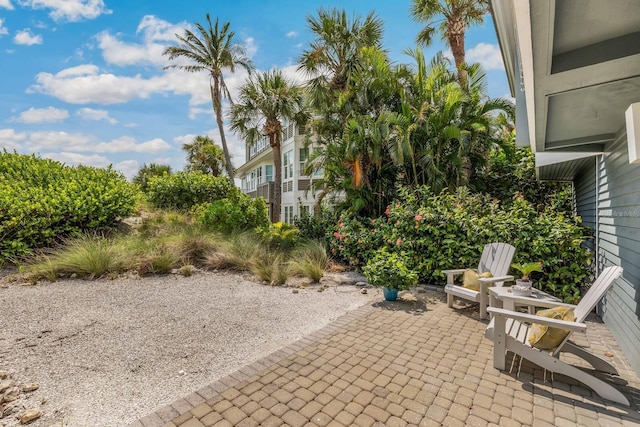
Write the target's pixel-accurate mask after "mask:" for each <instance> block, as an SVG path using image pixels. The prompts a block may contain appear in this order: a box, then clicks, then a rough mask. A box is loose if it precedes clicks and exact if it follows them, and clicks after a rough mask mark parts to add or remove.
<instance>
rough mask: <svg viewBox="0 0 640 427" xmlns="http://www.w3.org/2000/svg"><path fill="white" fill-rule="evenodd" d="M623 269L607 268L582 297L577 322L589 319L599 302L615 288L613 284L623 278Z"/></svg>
mask: <svg viewBox="0 0 640 427" xmlns="http://www.w3.org/2000/svg"><path fill="white" fill-rule="evenodd" d="M622 271H623V269H622V267H618V266H611V267H607V268H605V269H604V270H602V272H601V273H600V275H599V276H598V278H597V279H596V281H595V282H593V285H591V287H590V288H589V290H588V291H587V293H586V294H584V296H583V297H582V299H581V300H580V302H579V303H578V305H577V306H576V308H575V310H574V311H573V312H574V314H575V315H576V322H583V321H584V319H586V318H587V316H588V315H589V313H591V310H593V309H594V308H595V306H596V304H598V302H599V301H600V300H601V299H602V298H603V297H604V295H605V294H606V293H607V291H608V290H609V289H610V288H611V287H612V286H613V282H615V280H616V279H617V278H618V277H620V276H622Z"/></svg>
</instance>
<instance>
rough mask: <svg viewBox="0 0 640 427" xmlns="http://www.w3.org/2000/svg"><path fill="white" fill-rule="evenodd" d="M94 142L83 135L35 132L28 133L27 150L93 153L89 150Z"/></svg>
mask: <svg viewBox="0 0 640 427" xmlns="http://www.w3.org/2000/svg"><path fill="white" fill-rule="evenodd" d="M92 142H93V138H92V137H91V136H89V135H83V134H81V133H68V132H64V131H35V132H29V133H28V139H27V140H26V141H25V148H27V149H28V150H29V151H33V152H37V151H41V150H45V149H47V150H51V149H54V148H64V149H65V150H73V151H93V150H90V149H89V148H90V147H91V145H92Z"/></svg>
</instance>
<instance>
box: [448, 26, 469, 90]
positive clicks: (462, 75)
mask: <svg viewBox="0 0 640 427" xmlns="http://www.w3.org/2000/svg"><path fill="white" fill-rule="evenodd" d="M464 34H465V23H464V20H463V19H462V18H458V19H455V20H453V21H452V22H451V23H450V24H449V28H448V29H447V39H448V41H449V46H450V47H451V54H452V55H453V60H454V61H455V63H456V69H457V70H458V80H459V81H460V84H461V85H462V87H463V88H464V87H465V83H466V81H467V72H466V71H465V70H462V69H461V68H462V64H463V63H464V61H465V51H464Z"/></svg>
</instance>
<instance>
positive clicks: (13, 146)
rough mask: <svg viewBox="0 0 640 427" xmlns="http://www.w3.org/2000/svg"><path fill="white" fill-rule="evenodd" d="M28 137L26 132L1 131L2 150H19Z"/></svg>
mask: <svg viewBox="0 0 640 427" xmlns="http://www.w3.org/2000/svg"><path fill="white" fill-rule="evenodd" d="M26 137H27V135H26V133H25V132H20V133H16V131H15V130H14V129H0V148H4V149H7V150H18V149H20V148H21V144H22V141H24V140H25V138H26Z"/></svg>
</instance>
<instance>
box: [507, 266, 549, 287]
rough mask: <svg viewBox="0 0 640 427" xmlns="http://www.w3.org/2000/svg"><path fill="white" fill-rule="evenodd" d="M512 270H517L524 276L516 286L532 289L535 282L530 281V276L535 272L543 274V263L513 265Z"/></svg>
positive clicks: (517, 281)
mask: <svg viewBox="0 0 640 427" xmlns="http://www.w3.org/2000/svg"><path fill="white" fill-rule="evenodd" d="M511 268H513V269H514V270H517V271H519V272H520V274H522V277H521V278H520V279H519V280H516V286H518V287H520V288H528V289H531V286H532V285H533V282H531V280H529V275H530V274H531V273H533V272H534V271H537V272H542V263H541V262H527V263H523V264H511Z"/></svg>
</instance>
